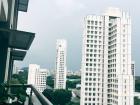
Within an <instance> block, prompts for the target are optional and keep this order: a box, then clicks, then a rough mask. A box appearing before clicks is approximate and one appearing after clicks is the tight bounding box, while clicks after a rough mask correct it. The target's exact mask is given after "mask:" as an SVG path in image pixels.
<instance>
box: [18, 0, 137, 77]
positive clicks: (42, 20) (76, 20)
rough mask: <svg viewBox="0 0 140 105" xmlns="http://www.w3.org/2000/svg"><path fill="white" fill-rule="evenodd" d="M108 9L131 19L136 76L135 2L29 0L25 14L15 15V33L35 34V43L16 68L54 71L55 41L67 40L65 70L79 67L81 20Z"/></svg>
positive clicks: (113, 0) (109, 0)
mask: <svg viewBox="0 0 140 105" xmlns="http://www.w3.org/2000/svg"><path fill="white" fill-rule="evenodd" d="M108 7H118V8H121V9H123V10H124V11H128V12H129V13H130V16H131V18H132V58H133V60H134V61H135V63H136V75H140V71H139V69H140V63H139V62H140V59H139V52H140V49H139V45H140V42H139V40H138V39H140V36H139V27H140V24H139V19H138V18H139V16H140V15H139V9H140V7H139V2H134V1H132V0H129V1H128V0H123V1H122V0H116V1H115V0H41V1H40V0H29V7H28V12H27V13H19V23H18V29H20V30H24V31H31V32H35V33H36V37H35V40H34V42H33V44H32V46H31V48H30V50H29V51H28V52H27V56H26V57H25V59H24V61H23V62H18V63H17V64H18V65H19V66H20V67H23V66H28V65H29V63H33V64H34V63H35V64H39V65H41V67H44V68H47V69H54V68H55V56H56V55H55V54H56V39H61V38H63V39H66V40H67V44H68V45H67V46H68V47H67V49H68V50H67V68H68V70H79V69H80V67H81V53H82V34H83V20H84V17H85V16H87V15H90V14H97V15H98V14H99V15H100V14H102V13H103V12H104V10H105V9H107V8H108Z"/></svg>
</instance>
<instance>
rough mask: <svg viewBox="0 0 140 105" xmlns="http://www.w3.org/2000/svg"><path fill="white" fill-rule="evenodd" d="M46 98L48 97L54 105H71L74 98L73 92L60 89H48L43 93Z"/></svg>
mask: <svg viewBox="0 0 140 105" xmlns="http://www.w3.org/2000/svg"><path fill="white" fill-rule="evenodd" d="M43 94H44V96H46V97H47V98H48V99H49V100H50V101H51V102H52V103H53V104H54V105H66V103H69V102H70V100H71V97H72V94H71V91H68V90H64V89H58V90H54V91H52V90H49V89H46V90H44V91H43Z"/></svg>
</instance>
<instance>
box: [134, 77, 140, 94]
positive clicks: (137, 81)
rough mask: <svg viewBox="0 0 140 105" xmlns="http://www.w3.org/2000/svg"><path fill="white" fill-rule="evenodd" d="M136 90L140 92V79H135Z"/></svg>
mask: <svg viewBox="0 0 140 105" xmlns="http://www.w3.org/2000/svg"><path fill="white" fill-rule="evenodd" d="M135 91H136V92H140V80H136V81H135Z"/></svg>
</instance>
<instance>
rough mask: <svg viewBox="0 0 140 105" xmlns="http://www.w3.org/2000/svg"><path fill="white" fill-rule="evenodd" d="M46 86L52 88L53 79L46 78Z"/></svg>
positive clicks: (50, 77)
mask: <svg viewBox="0 0 140 105" xmlns="http://www.w3.org/2000/svg"><path fill="white" fill-rule="evenodd" d="M46 84H47V85H48V86H50V87H52V88H54V78H53V77H52V76H48V77H47V83H46Z"/></svg>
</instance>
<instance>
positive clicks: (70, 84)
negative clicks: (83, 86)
mask: <svg viewBox="0 0 140 105" xmlns="http://www.w3.org/2000/svg"><path fill="white" fill-rule="evenodd" d="M80 83H81V81H80V80H79V81H69V80H67V82H66V88H67V89H68V88H71V89H73V88H76V84H80Z"/></svg>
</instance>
